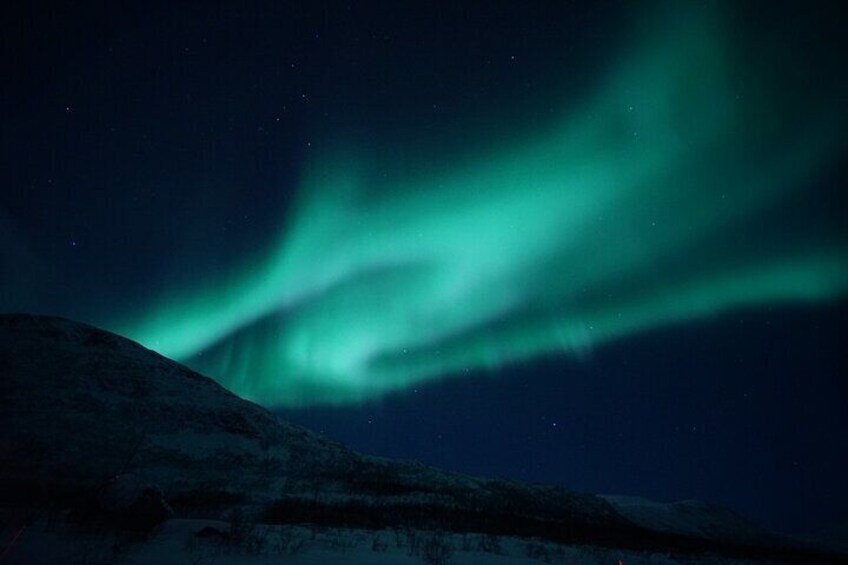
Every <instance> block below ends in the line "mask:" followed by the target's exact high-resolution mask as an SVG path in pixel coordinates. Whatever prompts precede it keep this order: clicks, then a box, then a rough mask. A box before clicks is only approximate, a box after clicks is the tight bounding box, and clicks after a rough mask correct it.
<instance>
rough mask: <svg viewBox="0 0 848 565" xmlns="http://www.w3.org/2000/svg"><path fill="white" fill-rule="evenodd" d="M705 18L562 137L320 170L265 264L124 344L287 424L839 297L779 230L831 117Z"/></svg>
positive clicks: (827, 268) (516, 139)
mask: <svg viewBox="0 0 848 565" xmlns="http://www.w3.org/2000/svg"><path fill="white" fill-rule="evenodd" d="M721 16H722V14H721V13H720V10H713V11H709V10H698V11H691V12H688V13H685V14H684V13H678V14H676V15H674V16H670V17H666V18H664V19H663V21H662V22H661V23H660V24H657V25H656V26H654V27H649V28H648V30H649V31H651V33H647V34H646V35H645V39H643V40H642V41H640V42H638V44H637V45H635V46H633V47H635V48H632V49H629V50H627V51H625V53H627V54H626V55H625V56H623V57H621V58H620V59H619V60H618V62H617V64H616V65H615V66H614V68H613V69H612V70H611V71H610V72H609V73H608V74H607V76H606V78H605V79H604V80H602V81H600V83H599V84H598V85H597V87H596V88H595V90H594V94H593V95H591V96H588V97H587V98H586V99H585V100H583V101H582V102H581V103H576V104H573V105H572V106H571V107H570V108H569V109H568V111H567V113H565V114H563V115H564V117H563V118H562V119H560V120H558V123H553V124H549V125H548V126H547V127H545V128H544V130H543V131H525V132H519V133H516V134H514V135H511V137H510V139H509V140H506V141H501V142H493V141H492V140H491V139H485V140H484V139H481V143H480V146H479V148H478V149H475V150H470V151H469V153H468V154H467V155H463V156H460V157H459V158H457V159H455V160H454V161H453V162H450V163H444V166H443V167H442V169H441V170H440V171H436V172H433V171H432V168H430V169H426V168H425V167H424V166H423V165H422V163H423V161H421V160H420V157H418V159H419V160H418V161H416V158H409V159H406V160H404V161H403V162H402V163H398V162H397V161H396V160H394V162H391V163H389V162H385V160H384V162H381V159H380V152H379V151H376V150H375V151H367V150H362V149H361V148H358V149H356V150H354V149H351V150H350V151H347V152H346V151H344V150H336V151H333V152H328V154H324V155H322V156H321V157H320V158H317V159H315V160H314V161H313V162H312V163H310V164H309V166H308V167H307V169H306V170H305V171H304V173H303V177H302V181H301V182H302V185H301V186H300V187H299V195H300V196H299V199H298V201H297V204H296V205H295V206H294V208H293V210H292V214H291V217H289V218H288V219H287V220H286V222H285V229H283V230H281V233H280V234H278V236H277V237H276V239H275V241H273V242H271V244H270V245H269V247H268V249H267V252H265V253H263V254H261V255H260V256H257V257H254V258H253V260H251V261H247V262H246V264H245V265H244V268H242V269H237V270H236V271H234V273H233V276H232V277H231V278H230V279H228V280H219V281H213V282H212V283H208V284H200V283H198V285H197V287H195V288H182V289H178V290H177V291H176V292H174V293H172V294H171V295H170V296H168V297H166V298H167V299H163V301H162V303H161V304H159V305H157V306H156V307H154V308H152V309H150V310H149V311H148V312H146V313H145V314H144V315H142V316H138V317H136V318H135V319H132V320H130V321H129V322H124V323H122V324H120V325H119V328H120V330H121V331H122V332H123V333H125V334H126V335H128V336H130V337H132V338H134V339H136V340H138V341H140V342H141V343H143V344H145V345H147V346H148V347H151V348H153V349H155V350H157V351H159V352H160V353H162V354H164V355H166V356H169V357H173V358H176V359H180V360H184V361H186V362H188V364H189V365H191V366H194V367H196V368H198V369H200V370H203V371H204V372H206V373H207V374H210V375H211V376H213V377H216V378H218V379H219V380H220V381H221V382H222V383H223V384H224V385H225V386H228V387H229V388H231V389H232V390H234V391H235V392H236V393H238V394H241V395H243V396H245V397H248V398H251V399H255V400H257V401H259V402H261V403H263V404H265V405H289V406H297V405H306V404H313V403H328V402H329V403H344V402H356V401H364V400H368V399H372V398H376V397H379V396H381V395H384V394H386V393H388V392H391V391H396V390H400V389H404V388H407V387H411V386H413V385H416V384H418V383H421V382H422V381H426V380H429V379H434V378H442V377H444V376H448V375H457V374H461V373H463V372H466V371H470V370H479V369H485V368H497V367H501V366H503V365H504V364H507V363H515V362H520V361H522V360H527V359H531V358H534V357H538V356H542V355H551V354H562V353H563V352H565V353H572V354H580V353H581V352H584V351H586V350H587V349H588V348H590V347H591V346H593V345H594V344H598V343H602V342H606V341H609V340H612V339H616V338H621V337H624V336H628V335H631V334H634V333H637V332H642V331H645V330H648V329H651V328H655V327H658V326H661V325H663V324H670V323H679V322H682V321H686V320H690V319H694V318H700V317H705V316H711V315H715V314H720V313H722V312H727V311H729V310H732V309H736V308H749V307H756V306H761V305H766V304H771V303H777V302H793V301H795V302H797V301H822V300H827V299H833V298H836V297H838V296H839V295H841V294H842V293H843V292H844V291H845V290H846V289H848V261H846V257H848V255H846V248H848V245H846V237H845V234H844V233H843V230H842V229H840V227H839V226H838V225H835V226H834V225H830V224H829V223H828V222H821V223H815V225H812V224H813V222H809V221H806V222H803V221H799V222H794V223H793V222H790V224H791V225H787V222H785V221H784V220H785V218H787V217H791V213H790V214H788V215H787V211H789V212H791V210H792V208H793V207H794V206H796V205H797V204H798V203H799V202H800V203H802V204H803V203H804V202H806V200H805V198H808V197H809V198H814V197H815V193H814V191H813V190H812V189H811V188H810V186H812V185H814V184H815V182H816V181H817V179H819V178H821V175H822V174H823V172H822V171H824V172H827V170H828V169H827V167H828V166H832V164H833V163H834V162H837V161H838V159H839V157H840V155H841V154H842V153H843V152H844V145H843V144H841V141H840V130H841V128H843V127H844V126H845V125H846V120H845V112H844V110H842V109H841V108H840V107H839V106H838V105H837V104H836V103H835V102H834V100H838V97H833V98H827V97H823V98H822V100H816V99H812V100H811V99H810V94H809V92H808V91H807V90H808V89H807V88H806V87H805V85H802V84H799V81H800V79H798V80H795V81H794V82H793V80H792V79H789V78H786V76H785V74H787V73H783V72H782V69H781V68H780V65H779V63H781V62H783V63H785V64H786V65H792V64H793V63H792V61H793V59H792V56H791V54H785V55H786V56H785V57H782V56H781V54H780V53H779V52H775V54H774V56H772V57H770V58H769V61H768V64H765V63H763V62H762V61H755V60H752V59H753V57H746V56H745V53H744V51H745V48H746V46H745V45H744V43H740V40H739V38H738V37H736V36H733V35H732V34H731V33H730V31H731V29H730V26H728V25H727V24H726V23H723V22H726V20H725V19H724V18H722V17H721ZM740 84H744V88H743V87H740ZM740 92H741V93H742V94H743V95H741V96H740ZM537 129H539V128H537ZM393 154H396V152H395V153H393ZM385 170H390V171H398V170H403V171H406V173H403V174H391V175H387V176H384V175H382V174H381V172H382V171H385ZM421 171H426V172H421ZM404 175H405V176H404Z"/></svg>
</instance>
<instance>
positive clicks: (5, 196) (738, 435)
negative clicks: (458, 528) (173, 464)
mask: <svg viewBox="0 0 848 565" xmlns="http://www.w3.org/2000/svg"><path fill="white" fill-rule="evenodd" d="M430 4H431V3H423V4H420V5H415V4H413V3H406V2H404V3H403V4H402V5H403V7H402V8H400V7H399V6H401V4H397V5H395V4H393V3H382V2H377V3H362V4H359V3H327V2H304V3H285V2H278V3H270V4H249V5H248V4H245V3H241V2H233V3H222V2H218V3H211V2H210V3H200V2H197V3H192V2H186V3H162V4H156V3H148V2H145V3H137V4H136V3H131V2H130V3H123V2H122V3H100V2H82V3H67V4H45V3H39V2H32V3H24V2H12V3H6V5H4V6H3V8H0V10H2V13H0V22H2V23H0V26H2V36H0V57H2V61H1V62H2V86H0V116H2V117H0V120H2V121H0V144H1V146H2V151H0V163H2V165H0V171H2V177H0V311H7V312H11V311H25V312H33V313H42V314H55V315H61V316H66V317H70V318H74V319H78V320H81V321H85V322H89V323H92V324H95V325H98V326H100V327H103V328H105V329H109V330H111V331H115V332H117V333H121V334H123V335H126V336H128V337H131V338H133V339H136V340H138V341H139V342H141V343H142V344H144V345H146V346H147V347H150V348H152V349H154V350H156V351H159V352H160V353H162V354H164V355H167V356H169V357H172V358H175V359H177V360H179V361H182V362H185V363H187V364H189V365H190V366H192V367H195V368H197V369H198V370H201V371H203V372H204V373H206V374H208V375H209V376H212V377H214V378H216V379H218V380H219V381H220V382H222V383H223V384H224V385H225V386H228V387H229V388H231V389H232V390H234V391H235V392H236V393H238V394H241V395H243V396H245V397H247V398H250V399H251V400H254V401H256V402H259V403H261V404H264V405H266V406H268V407H269V408H272V409H275V410H277V411H279V413H280V414H281V415H283V416H284V417H285V418H287V419H289V420H291V421H294V422H298V423H302V424H304V425H307V426H309V427H311V428H313V429H316V430H318V431H321V432H323V433H325V434H327V435H328V436H330V437H333V438H336V439H339V440H341V441H344V442H345V443H348V444H349V445H351V446H352V447H354V448H356V449H359V450H361V451H364V452H366V453H370V454H375V455H382V456H389V457H403V458H413V459H420V460H423V461H425V462H428V463H432V464H436V465H439V466H441V467H444V468H446V469H449V470H456V471H462V472H470V473H475V474H482V475H492V476H502V477H509V478H515V479H519V480H525V481H532V482H546V483H555V484H558V485H562V486H564V487H566V488H570V489H573V490H578V491H586V492H595V493H604V494H631V495H641V496H646V497H651V498H656V499H659V500H663V501H672V500H677V499H685V498H698V499H703V500H707V501H712V502H719V503H723V504H726V505H728V506H730V507H731V508H733V509H735V510H736V511H738V512H739V513H741V514H742V515H744V516H746V517H748V518H750V519H752V520H754V521H755V522H757V523H760V524H762V525H765V526H767V527H771V528H774V529H776V530H779V531H792V532H806V531H814V530H817V529H820V528H824V527H827V526H829V525H832V524H834V523H837V522H845V521H846V520H848V486H846V481H845V480H844V476H846V475H848V458H847V457H846V449H848V439H846V437H848V434H846V433H845V432H846V431H848V415H846V413H848V410H846V408H848V406H846V404H848V403H846V392H848V385H846V384H845V378H844V375H845V373H846V370H845V368H846V363H845V361H843V359H842V358H843V356H844V354H843V353H842V351H841V350H842V349H844V346H845V344H846V339H845V338H846V329H848V316H846V314H848V300H846V297H847V296H848V198H846V190H845V186H846V180H848V166H846V159H845V157H846V156H847V155H848V143H846V140H848V136H846V135H845V134H844V131H846V127H848V110H846V108H848V104H846V102H848V72H846V70H845V69H846V67H845V64H844V55H845V53H846V52H848V51H846V47H848V46H846V41H845V40H844V39H841V37H840V36H841V35H842V34H843V25H842V21H843V19H842V18H841V16H840V13H839V6H838V3H836V2H833V3H831V4H832V5H829V4H828V3H815V2H814V3H809V2H797V3H773V2H768V3H765V2H763V3H746V6H745V7H744V8H740V7H737V6H734V5H733V4H734V3H727V4H722V3H715V2H692V3H689V4H687V3H678V2H669V3H662V2H658V3H644V4H640V5H638V6H637V5H635V3H632V2H627V3H616V2H570V3H565V2H552V3H550V4H549V5H546V3H526V2H521V3H519V2H493V3H486V4H485V6H484V5H483V4H481V3H474V2H468V3H464V2H450V3H444V4H443V5H441V6H438V5H437V6H433V5H430Z"/></svg>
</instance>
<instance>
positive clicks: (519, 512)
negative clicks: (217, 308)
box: [0, 314, 848, 563]
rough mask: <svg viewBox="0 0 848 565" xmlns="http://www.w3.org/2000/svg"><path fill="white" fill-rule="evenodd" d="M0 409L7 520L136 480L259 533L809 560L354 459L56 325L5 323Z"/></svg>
mask: <svg viewBox="0 0 848 565" xmlns="http://www.w3.org/2000/svg"><path fill="white" fill-rule="evenodd" d="M0 408H2V412H0V424H2V429H4V430H5V433H3V434H0V506H3V507H14V506H15V505H21V504H33V501H39V502H40V503H49V504H52V505H67V506H72V505H74V504H77V503H79V501H80V499H81V498H85V497H91V496H92V494H91V493H92V492H96V491H97V490H98V489H102V486H103V484H105V483H106V482H108V481H109V480H110V479H111V478H114V477H115V476H121V475H125V474H128V473H132V474H133V475H135V476H136V477H138V480H139V481H141V482H148V483H151V484H155V485H157V487H158V488H159V489H161V491H162V493H163V496H164V498H165V499H166V500H168V501H169V502H170V503H171V504H172V505H173V507H174V510H175V511H176V513H177V515H178V516H195V517H203V518H221V517H224V516H225V515H226V513H227V512H229V511H231V510H232V509H233V508H250V509H252V511H253V512H254V513H255V514H257V515H258V516H260V518H261V519H262V520H263V521H265V522H267V523H305V522H308V523H321V524H329V525H337V526H346V527H360V528H370V529H382V528H391V527H398V526H400V525H403V526H405V527H414V528H422V529H447V530H449V531H477V532H488V533H492V534H497V535H516V536H525V537H541V538H545V539H550V540H552V541H555V542H557V543H588V544H596V545H600V546H606V547H627V548H635V549H646V550H648V549H649V550H663V551H674V552H683V553H686V552H694V553H703V552H717V553H719V554H723V555H731V556H739V557H742V558H752V559H768V560H773V559H782V558H783V556H784V555H785V556H787V560H788V562H809V563H814V562H817V561H815V559H818V558H820V555H819V552H818V551H817V550H815V549H812V548H809V547H804V546H800V545H798V544H796V543H794V542H788V541H787V540H785V539H779V538H776V537H774V536H771V535H769V534H767V533H763V532H759V531H754V530H753V529H751V531H746V530H745V528H744V527H733V528H731V529H730V530H729V532H721V531H713V532H712V533H710V532H705V531H702V530H699V529H698V528H694V529H693V528H689V529H686V528H683V529H681V528H679V527H678V528H674V527H671V528H668V527H663V525H662V524H659V525H658V524H657V523H656V520H654V522H653V523H652V522H651V521H650V520H645V519H642V520H640V519H639V516H634V515H631V516H628V515H627V512H626V509H624V508H623V507H622V505H621V504H618V505H616V503H615V502H616V501H615V500H612V501H610V500H608V499H605V498H603V497H599V496H595V495H590V494H578V493H573V492H570V491H567V490H565V489H562V488H560V487H554V486H548V485H525V484H521V483H517V482H513V481H506V480H502V479H485V478H478V477H469V476H466V475H461V474H458V473H449V472H445V471H441V470H439V469H436V468H435V467H431V466H429V465H425V464H423V463H417V462H394V461H390V460H387V459H382V458H377V457H368V456H364V455H361V454H358V453H356V452H355V451H353V450H351V449H348V448H347V447H345V446H343V445H342V444H340V443H337V442H335V441H332V440H330V439H328V438H325V437H323V436H321V435H319V434H315V433H313V432H311V431H309V430H306V429H304V428H301V427H299V426H295V425H293V424H289V423H286V422H281V421H280V420H279V419H278V418H277V417H276V416H274V415H273V414H272V413H271V412H269V411H268V410H266V409H264V408H262V407H260V406H258V405H256V404H254V403H252V402H249V401H247V400H244V399H241V398H239V397H238V396H236V395H234V394H233V393H231V392H230V391H228V390H226V389H225V388H224V387H222V386H221V385H219V384H217V383H216V382H215V381H213V380H212V379H210V378H208V377H205V376H203V375H201V374H199V373H196V372H194V371H192V370H191V369H188V368H186V367H184V366H182V365H180V364H178V363H175V362H173V361H171V360H169V359H167V358H165V357H163V356H161V355H159V354H157V353H155V352H153V351H150V350H148V349H146V348H144V347H143V346H141V345H139V344H137V343H135V342H132V341H130V340H128V339H125V338H122V337H120V336H117V335H115V334H112V333H109V332H106V331H104V330H101V329H98V328H95V327H93V326H89V325H86V324H81V323H78V322H73V321H70V320H67V319H64V318H57V317H45V316H32V315H28V314H11V315H0ZM619 502H620V501H619ZM642 518H644V516H642ZM719 529H720V528H719ZM836 559H837V560H838V559H842V558H841V557H836ZM769 562H779V561H769ZM830 562H848V558H846V559H845V560H844V561H833V560H831V561H830Z"/></svg>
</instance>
